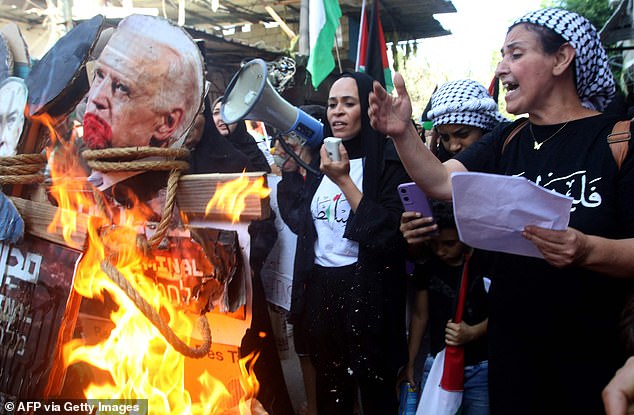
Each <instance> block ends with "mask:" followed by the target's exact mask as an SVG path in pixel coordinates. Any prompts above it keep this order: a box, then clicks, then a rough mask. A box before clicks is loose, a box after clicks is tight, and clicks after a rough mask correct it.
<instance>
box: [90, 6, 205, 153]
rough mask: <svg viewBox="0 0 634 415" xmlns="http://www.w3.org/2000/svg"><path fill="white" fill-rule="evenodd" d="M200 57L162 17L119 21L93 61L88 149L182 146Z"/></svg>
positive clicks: (197, 93) (197, 100)
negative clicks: (178, 144)
mask: <svg viewBox="0 0 634 415" xmlns="http://www.w3.org/2000/svg"><path fill="white" fill-rule="evenodd" d="M203 66H204V64H203V59H202V55H201V54H200V51H199V49H198V47H197V46H196V44H195V43H194V41H193V40H192V39H191V37H189V35H187V33H186V32H185V31H183V30H182V29H181V28H179V27H177V26H173V25H171V24H170V23H168V22H167V21H165V20H162V19H159V18H155V17H151V16H140V15H132V16H129V17H127V18H126V19H124V20H122V21H121V23H120V24H119V26H118V28H117V29H116V30H115V32H114V34H113V35H112V37H111V38H110V40H109V41H108V44H107V45H106V46H105V48H104V50H103V51H102V52H101V55H100V56H99V58H98V59H97V61H96V62H95V65H94V74H93V78H92V83H91V87H90V91H89V93H88V100H87V104H86V111H85V113H84V141H85V142H86V144H87V145H88V147H90V148H93V149H99V148H107V147H135V146H157V147H166V146H170V145H174V144H175V143H176V142H180V143H181V144H182V140H183V139H184V133H185V132H186V131H187V129H188V128H189V126H190V125H191V124H192V123H193V121H194V117H195V116H196V114H197V113H198V110H199V109H200V106H201V105H202V97H203V91H204V79H203Z"/></svg>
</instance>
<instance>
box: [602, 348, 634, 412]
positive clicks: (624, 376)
mask: <svg viewBox="0 0 634 415" xmlns="http://www.w3.org/2000/svg"><path fill="white" fill-rule="evenodd" d="M601 396H602V398H603V406H604V408H605V413H606V414H607V415H632V414H634V357H630V358H629V359H628V360H627V362H625V365H623V367H622V368H620V369H619V370H617V371H616V375H614V377H613V378H612V380H611V381H610V383H608V385H607V386H606V387H605V389H603V393H602V394H601Z"/></svg>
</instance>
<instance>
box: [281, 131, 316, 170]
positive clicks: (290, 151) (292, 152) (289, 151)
mask: <svg viewBox="0 0 634 415" xmlns="http://www.w3.org/2000/svg"><path fill="white" fill-rule="evenodd" d="M277 139H278V140H279V141H280V144H281V145H282V148H283V149H284V151H286V154H288V155H290V156H291V157H293V159H294V160H295V161H296V162H297V164H299V165H300V166H302V167H303V168H305V169H306V171H309V172H311V173H312V174H314V175H316V176H320V175H321V172H320V171H319V170H317V169H315V168H314V167H312V166H310V165H309V164H308V163H306V162H305V161H304V160H302V158H301V157H300V156H299V154H297V153H295V150H293V149H292V148H291V146H290V145H288V143H287V142H286V141H285V140H284V138H283V137H282V134H278V137H277Z"/></svg>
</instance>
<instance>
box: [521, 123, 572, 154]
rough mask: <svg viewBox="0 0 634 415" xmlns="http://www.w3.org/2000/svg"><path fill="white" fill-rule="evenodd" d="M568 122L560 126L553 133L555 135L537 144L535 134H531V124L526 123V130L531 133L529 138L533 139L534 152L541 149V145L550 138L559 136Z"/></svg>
mask: <svg viewBox="0 0 634 415" xmlns="http://www.w3.org/2000/svg"><path fill="white" fill-rule="evenodd" d="M569 122H570V120H568V121H566V123H565V124H564V125H562V126H561V127H560V128H559V129H558V130H557V131H555V134H553V135H551V136H550V137H548V138H547V139H545V140H543V141H542V142H541V143H538V142H537V139H536V138H535V134H534V133H533V124H532V123H528V129H529V130H530V132H531V137H533V148H534V149H535V150H539V149H540V148H542V145H543V144H544V143H545V142H546V141H548V140H550V139H551V138H553V137H554V136H556V135H557V134H559V133H560V132H561V130H563V129H564V128H566V126H567V125H568V123H569Z"/></svg>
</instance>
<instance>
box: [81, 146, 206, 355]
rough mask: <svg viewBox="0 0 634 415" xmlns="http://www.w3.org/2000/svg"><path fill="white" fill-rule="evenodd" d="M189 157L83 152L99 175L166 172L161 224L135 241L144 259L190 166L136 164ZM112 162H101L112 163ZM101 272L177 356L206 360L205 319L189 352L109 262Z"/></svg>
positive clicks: (145, 151)
mask: <svg viewBox="0 0 634 415" xmlns="http://www.w3.org/2000/svg"><path fill="white" fill-rule="evenodd" d="M188 155H189V151H188V150H187V149H172V148H158V147H127V148H109V149H104V150H85V151H83V152H82V156H83V158H84V159H85V160H86V163H87V164H88V166H89V167H90V168H91V169H94V170H98V171H101V172H113V171H169V176H168V179H167V192H166V197H165V206H163V212H162V215H161V220H160V221H159V224H158V226H157V229H156V232H155V233H154V235H153V236H152V237H151V238H150V239H149V240H148V239H146V238H145V236H143V235H138V236H137V240H136V245H137V247H138V248H139V249H140V250H141V251H142V252H143V254H144V255H147V254H149V252H150V250H151V249H152V247H155V246H157V245H158V244H160V243H161V241H162V240H163V239H164V238H165V235H166V234H167V231H168V229H169V225H170V222H171V220H172V215H173V212H174V207H175V206H176V190H177V188H178V181H179V179H180V177H181V175H182V174H183V171H185V170H188V169H189V164H188V163H187V162H185V161H179V160H138V159H143V158H147V157H170V158H174V157H175V158H185V157H187V156H188ZM113 159H116V160H115V161H103V160H113ZM95 199H96V201H97V202H98V205H99V207H100V209H102V210H103V211H106V206H105V201H104V200H103V198H99V197H95ZM101 269H102V270H103V271H104V272H105V273H106V275H108V277H110V279H111V280H112V281H114V282H115V283H116V284H117V285H118V286H119V287H120V288H121V289H122V290H123V291H124V292H125V293H126V295H127V296H128V297H129V298H130V299H131V300H132V302H134V304H135V305H136V307H137V308H138V309H139V310H140V311H141V312H142V313H143V314H144V315H145V316H146V317H147V318H148V320H150V322H151V323H152V324H154V326H155V327H156V328H157V329H158V331H159V332H160V333H161V334H162V335H163V337H164V338H165V340H166V341H167V342H168V343H169V344H171V345H172V347H174V349H175V350H176V351H178V352H179V353H181V354H183V355H185V356H187V357H191V358H195V359H199V358H202V357H205V356H207V354H208V353H209V351H210V350H211V329H210V328H209V322H208V321H207V318H206V317H205V316H204V315H202V316H200V318H199V319H198V320H199V324H201V328H202V333H203V345H202V346H200V347H196V348H192V347H189V346H188V345H187V343H185V342H183V341H182V340H181V339H180V338H178V336H177V335H176V333H174V331H173V330H172V329H171V328H170V327H169V325H168V324H167V323H165V321H163V319H162V318H161V316H160V315H159V313H157V312H156V310H154V308H153V307H152V306H151V305H150V304H149V303H148V302H147V301H146V300H145V299H144V298H143V297H142V296H141V295H140V294H139V292H138V291H137V290H136V289H135V288H134V287H133V286H132V285H131V284H130V282H129V281H128V280H127V279H126V278H125V277H124V276H123V274H121V273H120V272H119V270H117V268H116V267H115V266H114V265H113V264H112V263H111V262H110V261H108V260H103V261H102V262H101Z"/></svg>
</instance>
